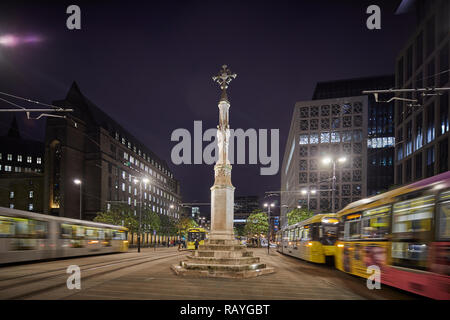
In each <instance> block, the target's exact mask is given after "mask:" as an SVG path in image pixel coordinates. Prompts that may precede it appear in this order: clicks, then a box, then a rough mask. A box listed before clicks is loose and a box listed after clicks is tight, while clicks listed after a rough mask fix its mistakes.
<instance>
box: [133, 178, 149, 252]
mask: <svg viewBox="0 0 450 320" xmlns="http://www.w3.org/2000/svg"><path fill="white" fill-rule="evenodd" d="M148 181H149V180H148V179H147V178H143V179H134V183H135V184H136V183H138V182H139V228H138V252H141V226H142V182H144V183H145V184H147V183H148Z"/></svg>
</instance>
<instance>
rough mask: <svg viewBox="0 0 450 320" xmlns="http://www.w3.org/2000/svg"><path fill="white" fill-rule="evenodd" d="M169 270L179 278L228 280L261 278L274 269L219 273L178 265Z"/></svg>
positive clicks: (213, 270) (212, 270) (217, 271)
mask: <svg viewBox="0 0 450 320" xmlns="http://www.w3.org/2000/svg"><path fill="white" fill-rule="evenodd" d="M171 269H172V270H173V271H174V272H175V274H177V275H179V276H189V277H198V278H230V279H245V278H254V277H258V276H262V275H265V274H270V273H273V272H275V270H274V268H271V267H265V268H263V269H254V270H242V271H221V270H215V269H210V270H199V269H197V270H196V269H186V268H183V267H182V266H180V265H172V266H171Z"/></svg>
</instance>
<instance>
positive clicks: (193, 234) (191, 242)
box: [186, 227, 207, 250]
mask: <svg viewBox="0 0 450 320" xmlns="http://www.w3.org/2000/svg"><path fill="white" fill-rule="evenodd" d="M206 236H207V231H206V229H204V228H201V227H196V228H189V229H188V238H187V244H186V246H187V249H188V250H195V240H196V239H198V244H199V245H203V244H205V239H206Z"/></svg>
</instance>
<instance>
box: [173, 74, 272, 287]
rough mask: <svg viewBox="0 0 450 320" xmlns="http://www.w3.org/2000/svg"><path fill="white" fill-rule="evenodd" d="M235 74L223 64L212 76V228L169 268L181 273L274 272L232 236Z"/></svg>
mask: <svg viewBox="0 0 450 320" xmlns="http://www.w3.org/2000/svg"><path fill="white" fill-rule="evenodd" d="M234 78H236V74H231V72H230V70H229V69H228V68H227V66H226V65H224V66H222V69H221V70H220V71H219V74H218V75H217V76H215V77H213V80H214V81H215V82H217V83H218V84H219V85H220V88H221V89H222V95H221V97H220V100H219V125H218V126H217V144H218V147H219V148H218V152H219V154H218V159H217V162H216V165H215V166H214V173H215V174H214V185H213V186H212V187H211V232H210V234H209V238H208V239H206V240H205V244H203V245H200V246H199V247H198V250H195V251H193V253H192V255H188V256H187V259H186V260H182V261H180V264H179V265H176V264H175V265H172V266H171V268H172V270H173V271H174V272H175V273H176V274H177V275H181V276H199V277H221V278H250V277H256V276H260V275H263V274H268V273H272V272H274V269H273V268H272V267H267V266H266V264H265V263H261V262H260V259H259V257H254V256H253V252H252V251H247V248H246V247H245V246H243V245H241V244H240V243H239V241H238V240H236V239H235V238H234V232H233V218H234V210H233V208H234V187H233V185H232V184H231V164H230V159H228V143H229V139H230V125H229V122H228V119H229V117H228V116H229V109H230V102H229V101H228V97H227V88H228V85H229V84H230V82H231V80H233V79H234Z"/></svg>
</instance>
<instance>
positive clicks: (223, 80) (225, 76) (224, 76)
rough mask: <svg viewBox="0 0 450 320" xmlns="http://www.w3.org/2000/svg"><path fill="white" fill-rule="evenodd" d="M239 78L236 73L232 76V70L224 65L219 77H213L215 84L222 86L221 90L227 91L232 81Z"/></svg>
mask: <svg viewBox="0 0 450 320" xmlns="http://www.w3.org/2000/svg"><path fill="white" fill-rule="evenodd" d="M236 77H237V74H236V73H233V74H231V71H230V69H228V67H227V65H226V64H224V65H223V66H222V69H221V70H219V74H218V75H217V76H214V77H212V79H213V80H214V82H217V83H218V84H219V86H220V89H222V90H223V91H225V90H226V89H227V88H228V85H229V84H230V82H231V80H233V79H234V78H236Z"/></svg>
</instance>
